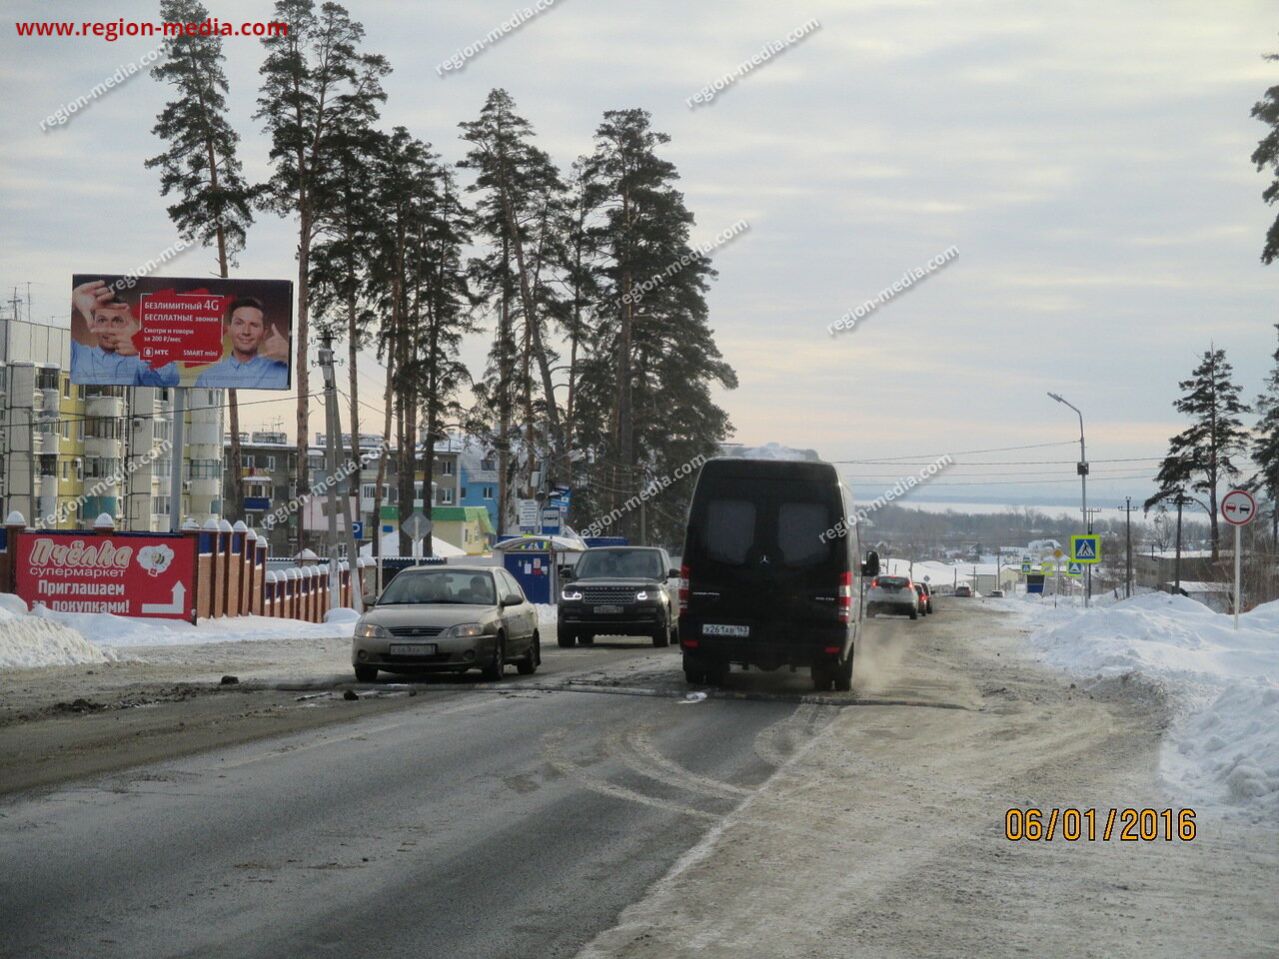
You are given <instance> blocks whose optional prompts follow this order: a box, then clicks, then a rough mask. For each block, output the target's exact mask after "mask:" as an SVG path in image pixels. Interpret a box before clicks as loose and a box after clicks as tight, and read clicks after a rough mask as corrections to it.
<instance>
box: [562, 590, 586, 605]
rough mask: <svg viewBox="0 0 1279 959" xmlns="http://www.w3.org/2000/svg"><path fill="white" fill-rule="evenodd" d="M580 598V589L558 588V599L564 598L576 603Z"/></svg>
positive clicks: (566, 600) (568, 601)
mask: <svg viewBox="0 0 1279 959" xmlns="http://www.w3.org/2000/svg"><path fill="white" fill-rule="evenodd" d="M581 598H582V593H581V590H576V589H562V590H560V599H562V600H564V601H565V602H567V603H576V602H577V601H578V600H580V599H581Z"/></svg>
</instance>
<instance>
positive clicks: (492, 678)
mask: <svg viewBox="0 0 1279 959" xmlns="http://www.w3.org/2000/svg"><path fill="white" fill-rule="evenodd" d="M505 669H506V637H504V636H503V635H502V634H501V633H499V634H498V636H497V648H496V649H495V650H494V651H493V661H492V662H491V663H489V664H488V665H487V666H485V667H484V670H483V672H481V673H480V675H481V676H482V677H483V678H484V679H485V680H486V681H488V682H490V683H496V682H498V681H500V680H501V678H502V673H503V671H504V670H505Z"/></svg>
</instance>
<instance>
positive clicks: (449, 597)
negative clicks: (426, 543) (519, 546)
mask: <svg viewBox="0 0 1279 959" xmlns="http://www.w3.org/2000/svg"><path fill="white" fill-rule="evenodd" d="M495 602H496V592H495V590H494V589H493V577H492V575H491V574H489V573H475V572H470V571H468V570H447V569H440V570H430V571H421V572H419V571H416V570H405V571H404V572H402V573H400V574H399V575H398V576H396V577H395V579H393V580H391V583H390V585H389V586H387V587H386V589H385V590H384V591H383V592H382V597H381V599H379V600H378V602H377V604H378V605H379V606H408V605H419V604H422V605H434V604H447V603H453V604H466V605H472V606H492V605H493V604H494V603H495Z"/></svg>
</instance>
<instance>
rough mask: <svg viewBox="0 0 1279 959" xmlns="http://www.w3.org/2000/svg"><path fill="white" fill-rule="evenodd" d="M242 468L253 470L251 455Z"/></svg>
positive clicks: (245, 458) (246, 458)
mask: <svg viewBox="0 0 1279 959" xmlns="http://www.w3.org/2000/svg"><path fill="white" fill-rule="evenodd" d="M240 315H243V314H240ZM240 322H242V323H243V322H247V321H245V320H241V321H240ZM244 466H245V467H246V468H247V469H253V457H252V456H251V455H250V456H246V457H244Z"/></svg>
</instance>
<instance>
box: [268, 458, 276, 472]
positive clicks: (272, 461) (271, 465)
mask: <svg viewBox="0 0 1279 959" xmlns="http://www.w3.org/2000/svg"><path fill="white" fill-rule="evenodd" d="M266 468H267V469H269V470H273V469H275V457H274V456H268V457H267V458H266Z"/></svg>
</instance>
